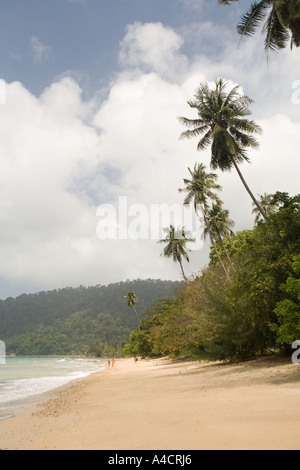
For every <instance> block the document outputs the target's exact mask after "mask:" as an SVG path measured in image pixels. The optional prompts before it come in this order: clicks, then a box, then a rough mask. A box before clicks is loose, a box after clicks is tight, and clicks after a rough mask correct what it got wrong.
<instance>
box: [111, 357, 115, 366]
mask: <svg viewBox="0 0 300 470" xmlns="http://www.w3.org/2000/svg"><path fill="white" fill-rule="evenodd" d="M114 365H115V360H114V359H113V360H112V362H111V366H112V367H114Z"/></svg>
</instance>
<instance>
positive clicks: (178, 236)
mask: <svg viewBox="0 0 300 470" xmlns="http://www.w3.org/2000/svg"><path fill="white" fill-rule="evenodd" d="M163 231H164V232H165V233H166V234H167V236H166V238H164V239H162V240H159V241H158V242H157V243H167V245H166V246H165V248H164V250H163V253H162V254H163V255H164V256H166V257H167V258H171V257H172V258H173V261H174V262H175V263H176V262H178V263H179V265H180V269H181V273H182V276H183V279H184V281H185V282H188V279H187V277H186V275H185V273H184V270H183V266H182V260H183V258H184V259H185V260H186V261H187V262H189V261H190V260H189V256H188V253H187V252H188V251H190V250H188V249H187V248H186V245H187V244H188V243H189V242H193V241H195V240H194V239H193V238H191V236H190V233H189V232H186V231H185V229H184V227H182V228H179V229H177V230H175V228H174V226H173V225H170V227H169V228H164V229H163Z"/></svg>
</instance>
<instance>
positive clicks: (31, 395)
mask: <svg viewBox="0 0 300 470" xmlns="http://www.w3.org/2000/svg"><path fill="white" fill-rule="evenodd" d="M104 364H105V361H104V360H103V359H88V358H86V359H85V358H70V357H7V358H6V359H5V361H4V363H0V419H5V418H8V417H10V416H13V415H15V414H16V413H18V412H19V411H21V410H23V409H25V408H26V407H28V406H32V405H35V404H37V403H39V402H41V401H43V398H44V399H45V395H44V394H45V393H46V392H49V391H51V390H53V389H56V388H59V387H61V386H63V385H65V384H67V383H68V382H70V381H71V380H74V379H78V378H81V377H85V376H87V375H89V374H91V373H93V372H97V371H101V370H104Z"/></svg>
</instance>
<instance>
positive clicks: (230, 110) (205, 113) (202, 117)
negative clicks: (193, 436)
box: [179, 78, 265, 218]
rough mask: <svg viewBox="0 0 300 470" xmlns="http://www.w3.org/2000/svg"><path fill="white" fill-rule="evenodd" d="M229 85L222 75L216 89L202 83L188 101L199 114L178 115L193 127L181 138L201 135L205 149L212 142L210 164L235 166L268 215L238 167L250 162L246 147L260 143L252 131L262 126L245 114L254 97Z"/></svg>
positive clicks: (225, 167)
mask: <svg viewBox="0 0 300 470" xmlns="http://www.w3.org/2000/svg"><path fill="white" fill-rule="evenodd" d="M227 87H228V84H227V83H226V81H225V80H223V79H222V78H220V79H218V80H217V81H216V83H215V89H210V88H209V86H208V84H207V83H202V84H200V87H199V88H198V89H197V91H196V94H195V100H194V101H188V104H189V106H190V107H191V108H193V109H196V111H197V113H198V118H197V119H188V118H185V117H180V118H179V121H180V122H181V123H182V124H183V125H184V126H186V127H188V128H190V129H189V130H187V131H185V132H182V133H181V136H180V138H187V139H191V138H193V137H197V138H199V137H200V140H199V141H198V145H197V150H204V149H205V148H207V146H208V145H211V162H210V165H211V168H212V169H214V170H215V169H217V168H219V169H220V170H221V171H228V170H231V168H232V167H234V168H235V169H236V171H237V173H238V175H239V177H240V178H241V181H242V183H243V184H244V186H245V188H246V190H247V191H248V194H249V195H250V197H251V198H252V200H253V202H254V203H255V204H256V206H257V208H258V210H259V211H260V212H261V214H262V216H263V217H264V218H265V213H264V210H263V208H262V207H261V206H260V204H259V202H258V201H257V199H256V198H255V196H254V194H253V193H252V191H251V190H250V188H249V186H248V185H247V183H246V181H245V179H244V177H243V175H242V173H241V171H240V169H239V163H242V162H243V161H246V162H249V158H248V156H247V152H246V150H247V149H248V148H257V147H258V142H257V140H256V139H255V138H254V136H253V135H254V134H255V133H260V132H261V128H260V127H259V126H258V125H257V124H256V123H255V122H254V121H252V120H250V119H247V118H246V116H248V115H249V114H250V111H249V104H250V103H252V100H251V99H250V98H249V97H248V96H246V95H241V94H239V92H238V89H239V86H234V87H233V88H232V89H231V90H229V91H227ZM203 134H204V135H203ZM202 135H203V136H202ZM201 136H202V137H201Z"/></svg>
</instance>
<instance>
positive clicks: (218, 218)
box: [208, 202, 234, 269]
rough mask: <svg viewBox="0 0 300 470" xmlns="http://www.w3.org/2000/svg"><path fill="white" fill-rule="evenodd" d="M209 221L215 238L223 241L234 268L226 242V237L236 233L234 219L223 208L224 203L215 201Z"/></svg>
mask: <svg viewBox="0 0 300 470" xmlns="http://www.w3.org/2000/svg"><path fill="white" fill-rule="evenodd" d="M208 222H209V228H210V230H211V232H212V235H213V237H214V238H215V240H219V242H220V243H221V245H222V247H223V250H224V252H225V254H226V256H227V259H228V261H229V263H230V265H231V267H232V268H233V269H234V266H233V262H232V260H231V258H230V256H229V253H228V251H227V248H226V246H225V244H224V238H225V237H227V238H228V237H230V236H232V235H234V233H233V231H232V228H233V226H234V221H233V220H231V219H230V218H229V211H228V210H226V209H223V207H222V203H221V204H220V203H219V202H216V203H213V204H212V207H211V209H210V210H209V212H208Z"/></svg>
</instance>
